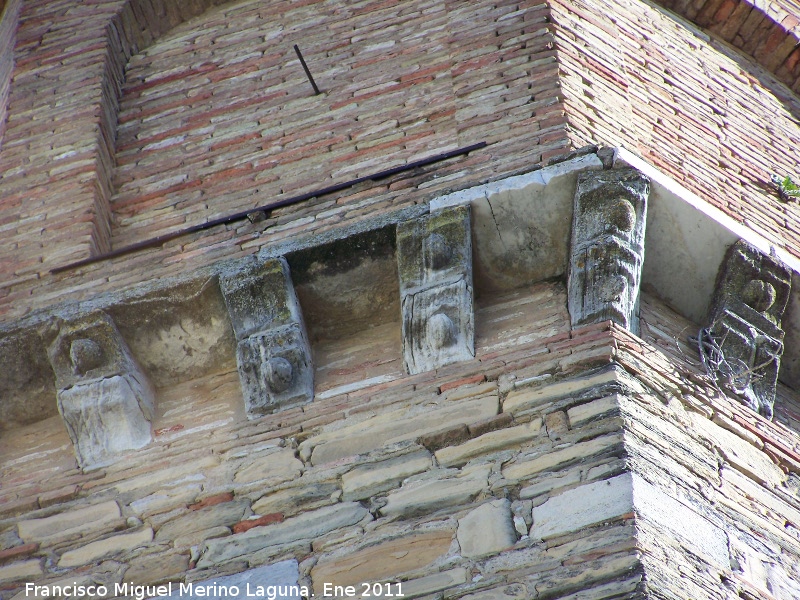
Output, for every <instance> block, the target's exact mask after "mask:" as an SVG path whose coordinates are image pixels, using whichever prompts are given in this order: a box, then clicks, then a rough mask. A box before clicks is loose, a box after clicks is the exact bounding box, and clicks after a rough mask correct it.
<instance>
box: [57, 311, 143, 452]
mask: <svg viewBox="0 0 800 600" xmlns="http://www.w3.org/2000/svg"><path fill="white" fill-rule="evenodd" d="M48 355H49V358H50V363H51V364H52V366H53V370H54V371H55V374H56V387H57V389H58V393H57V397H58V409H59V411H60V412H61V415H62V417H63V418H64V423H65V425H66V427H67V431H68V432H69V436H70V439H71V440H72V444H73V446H74V448H75V455H76V457H77V459H78V463H79V464H80V465H81V466H82V467H93V466H97V465H101V464H104V463H106V462H108V461H109V460H110V459H111V458H112V457H113V456H115V455H117V454H119V453H121V452H123V451H125V450H133V449H137V448H141V447H143V446H145V445H146V444H148V443H149V442H150V440H151V437H152V436H151V432H150V421H151V420H152V418H153V411H154V402H155V391H154V389H153V387H152V385H151V383H150V381H149V380H148V378H147V376H146V375H145V373H144V372H143V371H142V369H141V368H140V367H139V365H138V364H137V362H136V360H135V359H134V357H133V355H132V354H131V351H130V349H129V348H128V345H127V344H126V342H125V340H124V339H123V338H122V335H121V334H120V332H119V330H118V329H117V327H116V325H115V324H114V322H113V321H112V320H111V317H109V316H108V315H107V314H105V313H102V312H96V313H92V314H89V315H86V316H83V317H79V318H76V319H74V320H71V321H69V322H65V323H62V324H61V327H60V329H59V332H58V335H57V336H56V338H55V340H54V341H53V342H52V343H51V344H50V347H49V350H48Z"/></svg>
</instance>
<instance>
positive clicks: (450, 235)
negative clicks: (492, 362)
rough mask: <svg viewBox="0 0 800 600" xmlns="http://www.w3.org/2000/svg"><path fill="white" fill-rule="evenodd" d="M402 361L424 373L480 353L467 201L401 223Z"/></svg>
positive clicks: (399, 245)
mask: <svg viewBox="0 0 800 600" xmlns="http://www.w3.org/2000/svg"><path fill="white" fill-rule="evenodd" d="M397 270H398V275H399V278H400V302H401V311H402V328H403V332H402V338H403V360H404V362H405V366H406V370H407V371H408V372H409V373H411V374H414V373H421V372H423V371H429V370H432V369H436V368H438V367H441V366H444V365H447V364H450V363H454V362H457V361H462V360H468V359H470V358H472V357H473V356H474V355H475V350H474V335H475V334H474V315H473V292H472V238H471V230H470V212H469V207H468V206H457V207H454V208H446V209H443V210H441V211H437V212H435V213H433V214H431V215H426V216H424V217H419V218H417V219H413V220H410V221H406V222H405V223H400V224H399V225H398V226H397Z"/></svg>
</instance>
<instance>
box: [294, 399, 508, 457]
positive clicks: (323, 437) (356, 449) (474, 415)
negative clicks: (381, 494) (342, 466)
mask: <svg viewBox="0 0 800 600" xmlns="http://www.w3.org/2000/svg"><path fill="white" fill-rule="evenodd" d="M499 407H500V400H499V398H498V397H497V396H496V395H491V396H485V397H483V398H478V399H475V400H467V399H463V400H459V401H454V402H452V403H451V402H445V403H443V404H441V405H440V406H438V407H436V408H431V409H430V410H420V409H416V410H415V407H412V408H405V409H401V410H395V411H391V412H389V413H384V414H382V415H378V416H376V417H371V418H369V419H366V420H364V421H362V422H360V423H356V424H354V425H350V426H347V427H342V428H341V429H336V430H334V431H330V432H325V433H322V434H320V435H317V436H312V437H310V438H308V439H307V440H305V441H303V442H302V443H301V444H300V452H301V455H302V454H303V453H304V452H308V451H309V450H311V452H310V460H311V464H312V465H314V466H317V465H320V464H324V463H326V462H330V461H333V460H337V459H339V458H343V457H345V456H351V455H353V454H361V453H364V452H369V451H370V450H374V449H376V448H382V447H385V446H389V445H391V444H395V443H397V442H402V441H406V440H413V439H416V438H418V437H419V436H422V435H425V434H426V433H431V432H434V431H439V430H441V429H446V428H448V427H450V426H453V425H460V424H468V423H474V422H477V421H481V420H483V419H488V418H489V417H493V416H495V415H496V414H497V413H498V411H499Z"/></svg>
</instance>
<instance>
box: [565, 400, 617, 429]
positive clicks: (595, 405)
mask: <svg viewBox="0 0 800 600" xmlns="http://www.w3.org/2000/svg"><path fill="white" fill-rule="evenodd" d="M618 411H619V396H617V395H616V394H615V395H613V396H607V397H605V398H599V399H597V400H592V401H591V402H587V403H586V404H579V405H578V406H573V407H572V408H570V409H569V410H568V411H567V417H569V424H570V427H572V428H575V427H580V426H582V425H585V424H586V423H588V422H589V421H591V420H593V419H597V418H599V417H604V416H607V415H610V414H613V413H616V412H618Z"/></svg>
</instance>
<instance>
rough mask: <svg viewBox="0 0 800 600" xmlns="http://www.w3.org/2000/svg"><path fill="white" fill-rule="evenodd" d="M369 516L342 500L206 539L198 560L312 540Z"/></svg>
mask: <svg viewBox="0 0 800 600" xmlns="http://www.w3.org/2000/svg"><path fill="white" fill-rule="evenodd" d="M366 517H369V511H367V509H366V508H364V507H363V506H361V505H360V504H359V503H357V502H344V503H340V504H336V505H334V506H326V507H323V508H320V509H318V510H315V511H312V512H307V513H302V514H300V515H298V516H296V517H292V518H291V519H286V520H285V521H284V522H283V523H276V524H275V525H270V526H269V527H256V528H254V529H250V530H249V531H245V532H244V533H240V534H237V535H233V536H229V537H226V538H220V539H215V540H209V541H207V542H206V543H205V545H204V547H203V553H202V556H201V557H200V560H199V561H198V562H197V567H198V568H200V569H203V568H206V567H210V566H213V565H216V564H220V563H224V562H227V561H229V560H232V559H235V558H238V557H240V556H245V555H250V554H252V553H253V552H257V551H259V550H263V549H264V548H268V547H270V546H281V545H284V544H291V543H295V542H297V541H300V540H312V539H314V538H317V537H319V536H322V535H325V534H326V533H329V532H331V531H334V530H335V529H339V528H341V527H349V526H350V525H355V524H356V523H358V522H360V521H362V520H363V519H364V518H366Z"/></svg>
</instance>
